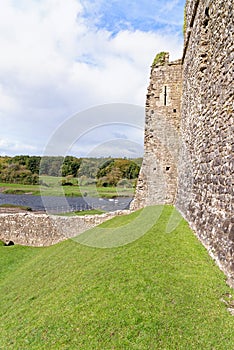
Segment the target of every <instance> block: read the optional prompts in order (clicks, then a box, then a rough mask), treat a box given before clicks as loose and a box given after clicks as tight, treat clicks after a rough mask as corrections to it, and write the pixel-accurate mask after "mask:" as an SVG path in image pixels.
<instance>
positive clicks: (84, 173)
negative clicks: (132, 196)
mask: <svg viewBox="0 0 234 350" xmlns="http://www.w3.org/2000/svg"><path fill="white" fill-rule="evenodd" d="M141 163H142V158H136V159H126V158H112V157H108V158H77V157H74V156H66V157H62V156H43V157H41V156H29V155H17V156H14V157H0V182H3V183H17V184H29V185H38V184H40V176H42V175H47V176H56V177H62V180H61V184H62V185H69V184H70V185H72V184H73V183H74V181H71V179H72V178H77V179H78V184H79V185H88V184H94V183H95V184H97V186H104V187H107V186H117V185H118V184H123V185H126V184H127V182H128V181H129V182H131V183H132V184H134V183H135V182H136V179H137V177H138V175H139V171H140V167H141Z"/></svg>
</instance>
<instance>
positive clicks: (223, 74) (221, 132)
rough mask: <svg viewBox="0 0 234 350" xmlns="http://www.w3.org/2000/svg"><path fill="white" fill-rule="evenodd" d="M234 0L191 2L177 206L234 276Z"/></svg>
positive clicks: (185, 55)
mask: <svg viewBox="0 0 234 350" xmlns="http://www.w3.org/2000/svg"><path fill="white" fill-rule="evenodd" d="M233 13H234V9H233V0H212V1H204V0H203V1H202V0H200V1H197V0H196V1H195V0H190V1H189V0H187V20H186V27H187V28H186V35H185V49H184V56H183V98H182V114H181V118H182V122H181V128H182V129H181V135H182V139H181V144H182V149H181V158H180V159H181V161H180V162H179V186H178V198H177V207H178V208H179V209H180V211H181V212H182V213H183V214H184V216H185V217H186V219H187V220H188V221H189V222H190V224H191V226H192V227H193V229H194V230H195V232H196V233H197V235H198V236H199V238H200V239H201V240H202V242H203V243H204V245H205V246H206V247H207V248H208V249H209V251H210V253H211V254H212V255H213V256H214V257H215V258H216V260H217V261H218V263H219V264H220V265H221V266H222V268H223V269H224V270H225V272H226V273H227V274H228V275H230V276H234V259H233V258H234V227H233V223H234V221H233V220H234V219H233V166H234V164H233V151H234V141H233V135H234V133H233V130H234V129H233V128H234V123H233V97H234V89H233V78H234V76H233V73H234V25H233Z"/></svg>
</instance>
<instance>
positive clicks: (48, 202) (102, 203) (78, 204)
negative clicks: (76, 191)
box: [0, 193, 132, 213]
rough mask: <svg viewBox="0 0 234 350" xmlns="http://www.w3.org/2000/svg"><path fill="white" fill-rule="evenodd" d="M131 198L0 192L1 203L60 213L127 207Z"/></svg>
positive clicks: (111, 209)
mask: <svg viewBox="0 0 234 350" xmlns="http://www.w3.org/2000/svg"><path fill="white" fill-rule="evenodd" d="M131 201H132V198H129V197H118V198H115V199H105V198H91V197H56V196H33V195H30V194H22V195H19V194H17V195H14V194H3V193H0V205H1V204H14V205H23V206H27V207H30V208H31V209H32V210H34V211H40V210H43V211H44V210H46V211H47V212H50V213H62V212H69V211H75V210H88V209H100V210H104V211H113V210H123V209H128V208H129V205H130V202H131Z"/></svg>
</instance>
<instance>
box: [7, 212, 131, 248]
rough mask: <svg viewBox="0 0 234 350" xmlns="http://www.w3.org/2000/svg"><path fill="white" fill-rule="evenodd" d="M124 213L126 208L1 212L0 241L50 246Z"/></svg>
mask: <svg viewBox="0 0 234 350" xmlns="http://www.w3.org/2000/svg"><path fill="white" fill-rule="evenodd" d="M124 214H129V211H128V210H118V211H115V212H109V213H104V214H101V215H86V216H72V217H66V216H56V215H46V214H38V215H36V214H31V213H30V214H29V213H18V214H0V240H2V241H3V242H7V241H10V240H11V241H13V242H14V243H15V244H21V245H28V246H34V247H42V246H49V245H52V244H56V243H59V242H61V241H64V240H65V239H68V238H73V237H76V236H77V235H79V234H80V233H82V232H84V231H86V230H88V229H90V228H92V227H95V226H97V225H99V224H101V223H103V222H104V221H107V220H109V219H111V218H113V217H115V216H117V215H124Z"/></svg>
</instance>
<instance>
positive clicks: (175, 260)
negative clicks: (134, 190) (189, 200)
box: [0, 207, 234, 350]
mask: <svg viewBox="0 0 234 350" xmlns="http://www.w3.org/2000/svg"><path fill="white" fill-rule="evenodd" d="M170 213H171V208H170V207H166V208H165V209H164V212H163V214H162V215H161V218H160V219H159V220H158V222H157V223H156V225H155V226H154V227H153V228H152V229H151V230H150V231H149V232H148V233H146V234H145V235H144V236H143V237H142V238H140V239H139V240H137V241H135V242H133V243H131V244H129V245H126V246H123V247H120V248H115V249H114V248H113V249H95V248H89V247H85V246H82V245H79V244H78V243H75V242H74V241H66V242H63V243H61V244H58V245H55V246H53V247H48V248H26V247H19V246H12V247H1V246H0V267H1V271H0V296H1V307H0V329H1V332H0V349H1V350H3V349H4V350H5V349H14V350H15V349H24V350H26V349H30V350H34V349H40V350H41V349H50V350H52V349H62V350H64V349H69V350H72V349H74V350H77V349H85V350H86V349H93V350H96V349H102V350H103V349H105V350H106V349H136V350H141V349H142V350H143V349H144V350H146V349H154V350H155V349H160V350H163V349H165V350H179V349H184V350H190V349H194V350H195V349H196V350H198V349H202V350H203V349H209V350H210V349H215V350H218V349H219V350H220V349H223V350H226V349H232V348H233V343H234V333H233V329H234V317H232V316H231V315H230V314H229V313H228V312H227V310H226V307H225V305H224V303H222V302H221V301H220V298H221V297H223V296H224V295H225V294H226V293H230V288H228V287H227V286H226V284H225V277H224V275H223V274H222V273H221V272H220V271H219V270H218V268H217V267H216V266H215V265H214V263H213V261H212V260H211V259H210V257H209V256H208V254H207V252H206V250H205V249H204V248H203V247H202V246H201V244H200V243H199V242H198V241H197V239H196V238H195V236H194V235H193V233H192V232H191V230H190V229H189V228H188V225H187V224H186V222H185V221H182V222H181V223H180V225H179V227H178V228H177V229H176V230H174V231H173V232H172V233H165V223H166V222H167V220H168V217H169V215H170ZM133 217H134V216H133ZM124 220H127V221H129V218H127V217H126V218H121V219H120V218H117V220H116V223H115V224H117V225H123V224H124ZM105 225H106V227H107V226H108V223H106V224H105ZM105 225H104V226H105Z"/></svg>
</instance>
